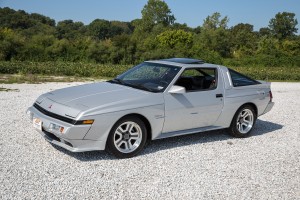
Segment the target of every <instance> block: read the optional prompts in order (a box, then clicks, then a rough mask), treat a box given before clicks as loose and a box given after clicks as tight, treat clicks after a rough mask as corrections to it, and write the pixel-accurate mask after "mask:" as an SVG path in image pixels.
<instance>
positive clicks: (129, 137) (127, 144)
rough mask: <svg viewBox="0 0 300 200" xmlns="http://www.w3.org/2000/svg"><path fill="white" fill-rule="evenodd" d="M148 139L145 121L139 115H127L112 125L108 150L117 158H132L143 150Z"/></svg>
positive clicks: (107, 144)
mask: <svg viewBox="0 0 300 200" xmlns="http://www.w3.org/2000/svg"><path fill="white" fill-rule="evenodd" d="M146 141H147V129H146V126H145V123H144V122H143V121H142V120H141V119H139V118H138V117H134V116H131V117H125V118H123V119H121V120H119V121H118V122H117V123H116V124H115V125H114V126H113V127H112V129H111V131H110V133H109V136H108V138H107V142H106V150H107V151H108V152H109V153H111V154H112V155H114V156H115V157H117V158H131V157H133V156H135V155H137V154H138V153H140V152H141V151H142V150H143V148H144V146H145V144H146Z"/></svg>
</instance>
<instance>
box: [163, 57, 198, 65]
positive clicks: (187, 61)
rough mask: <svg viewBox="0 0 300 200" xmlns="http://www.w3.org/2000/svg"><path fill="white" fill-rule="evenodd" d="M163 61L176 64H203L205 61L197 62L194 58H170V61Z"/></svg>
mask: <svg viewBox="0 0 300 200" xmlns="http://www.w3.org/2000/svg"><path fill="white" fill-rule="evenodd" d="M162 61H168V62H176V63H182V64H203V63H204V61H203V60H197V59H192V58H168V59H162Z"/></svg>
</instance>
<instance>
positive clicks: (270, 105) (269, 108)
mask: <svg viewBox="0 0 300 200" xmlns="http://www.w3.org/2000/svg"><path fill="white" fill-rule="evenodd" d="M274 104H275V103H274V102H269V103H268V105H267V107H266V109H265V111H264V112H263V114H266V113H267V112H269V111H270V110H271V109H272V108H273V106H274Z"/></svg>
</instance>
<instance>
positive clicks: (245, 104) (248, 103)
mask: <svg viewBox="0 0 300 200" xmlns="http://www.w3.org/2000/svg"><path fill="white" fill-rule="evenodd" d="M247 105H248V106H251V107H252V108H253V109H254V111H255V115H256V117H257V114H258V110H257V106H256V105H255V104H254V103H252V102H247V103H244V104H243V105H241V106H240V107H239V108H238V109H237V110H236V112H237V111H238V110H239V109H241V108H242V107H244V106H247Z"/></svg>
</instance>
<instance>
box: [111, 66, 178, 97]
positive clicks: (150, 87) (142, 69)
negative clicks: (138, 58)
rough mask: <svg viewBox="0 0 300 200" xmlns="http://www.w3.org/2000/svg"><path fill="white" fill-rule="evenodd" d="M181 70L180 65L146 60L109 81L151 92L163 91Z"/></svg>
mask: <svg viewBox="0 0 300 200" xmlns="http://www.w3.org/2000/svg"><path fill="white" fill-rule="evenodd" d="M179 71H180V67H176V66H170V65H163V64H157V63H147V62H144V63H142V64H140V65H137V66H135V67H133V68H132V69H130V70H128V71H127V72H125V73H124V74H121V75H120V76H118V77H117V78H115V79H113V80H111V81H109V82H111V83H117V84H122V85H126V86H129V87H133V88H137V89H141V90H147V91H150V92H163V91H164V90H165V89H166V87H168V85H169V84H170V83H171V81H172V80H173V79H174V77H175V76H176V75H177V73H178V72H179Z"/></svg>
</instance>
